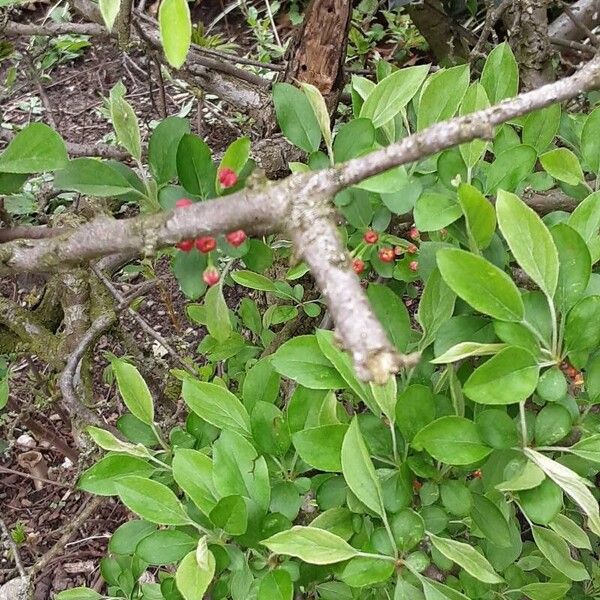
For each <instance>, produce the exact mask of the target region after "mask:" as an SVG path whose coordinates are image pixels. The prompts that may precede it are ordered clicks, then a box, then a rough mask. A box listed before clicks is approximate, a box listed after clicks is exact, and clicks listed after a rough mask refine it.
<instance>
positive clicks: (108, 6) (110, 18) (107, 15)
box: [98, 0, 121, 31]
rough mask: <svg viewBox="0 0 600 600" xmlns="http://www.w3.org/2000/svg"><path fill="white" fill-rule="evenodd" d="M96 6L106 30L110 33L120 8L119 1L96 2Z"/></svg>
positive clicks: (99, 0)
mask: <svg viewBox="0 0 600 600" xmlns="http://www.w3.org/2000/svg"><path fill="white" fill-rule="evenodd" d="M98 6H99V7H100V13H101V14H102V19H104V24H105V25H106V28H107V29H108V30H109V31H111V30H112V28H113V25H114V24H115V19H116V18H117V15H118V14H119V10H120V8H121V0H98Z"/></svg>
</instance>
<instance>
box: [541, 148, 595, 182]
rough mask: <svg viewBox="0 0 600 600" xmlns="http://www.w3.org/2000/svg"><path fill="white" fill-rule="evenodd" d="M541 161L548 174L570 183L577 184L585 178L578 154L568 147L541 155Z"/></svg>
mask: <svg viewBox="0 0 600 600" xmlns="http://www.w3.org/2000/svg"><path fill="white" fill-rule="evenodd" d="M540 163H541V165H542V167H544V170H545V171H546V173H548V175H551V176H552V177H554V179H558V181H564V182H565V183H568V184H569V185H577V184H579V183H581V182H583V181H585V178H584V176H583V170H582V169H581V164H580V163H579V159H578V158H577V156H576V155H575V154H574V153H573V152H572V151H571V150H569V149H568V148H556V149H554V150H550V151H549V152H546V153H544V154H542V155H541V156H540Z"/></svg>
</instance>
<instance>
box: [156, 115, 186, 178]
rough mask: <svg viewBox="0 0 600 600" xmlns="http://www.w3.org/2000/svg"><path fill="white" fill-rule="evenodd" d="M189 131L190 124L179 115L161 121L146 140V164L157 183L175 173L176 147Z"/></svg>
mask: <svg viewBox="0 0 600 600" xmlns="http://www.w3.org/2000/svg"><path fill="white" fill-rule="evenodd" d="M189 133H190V124H189V123H188V121H187V120H186V119H182V118H181V117H167V118H166V119H164V120H163V121H161V122H160V123H159V124H158V125H157V127H156V129H155V130H154V131H153V132H152V135H151V136H150V141H149V142H148V164H149V166H150V170H151V171H152V174H153V175H154V178H155V179H156V182H157V183H158V184H159V185H162V184H163V183H167V182H168V181H171V179H174V178H175V176H176V175H177V147H178V146H179V142H181V138H182V137H183V136H184V135H186V134H189Z"/></svg>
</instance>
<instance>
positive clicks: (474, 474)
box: [471, 469, 481, 479]
mask: <svg viewBox="0 0 600 600" xmlns="http://www.w3.org/2000/svg"><path fill="white" fill-rule="evenodd" d="M471 475H472V476H473V478H474V479H481V471H480V470H479V469H477V470H476V471H473V472H472V473H471Z"/></svg>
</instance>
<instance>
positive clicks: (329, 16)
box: [284, 0, 352, 113]
mask: <svg viewBox="0 0 600 600" xmlns="http://www.w3.org/2000/svg"><path fill="white" fill-rule="evenodd" d="M351 17H352V2H351V0H311V3H310V4H309V5H308V8H307V9H306V13H305V16H304V23H303V25H302V28H301V29H300V30H299V31H298V33H297V36H296V38H295V42H294V44H292V46H291V49H290V52H289V62H288V66H287V71H286V72H285V77H284V80H285V81H287V82H289V83H293V82H294V81H298V82H301V83H310V84H312V85H314V86H315V87H317V88H318V89H319V91H320V92H321V94H323V97H324V98H325V102H326V103H327V107H328V108H329V112H330V113H331V112H333V111H334V110H335V108H336V107H337V104H338V101H339V97H340V94H341V93H342V88H343V87H344V70H343V67H344V59H345V57H346V46H347V44H348V30H349V28H350V19H351Z"/></svg>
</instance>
